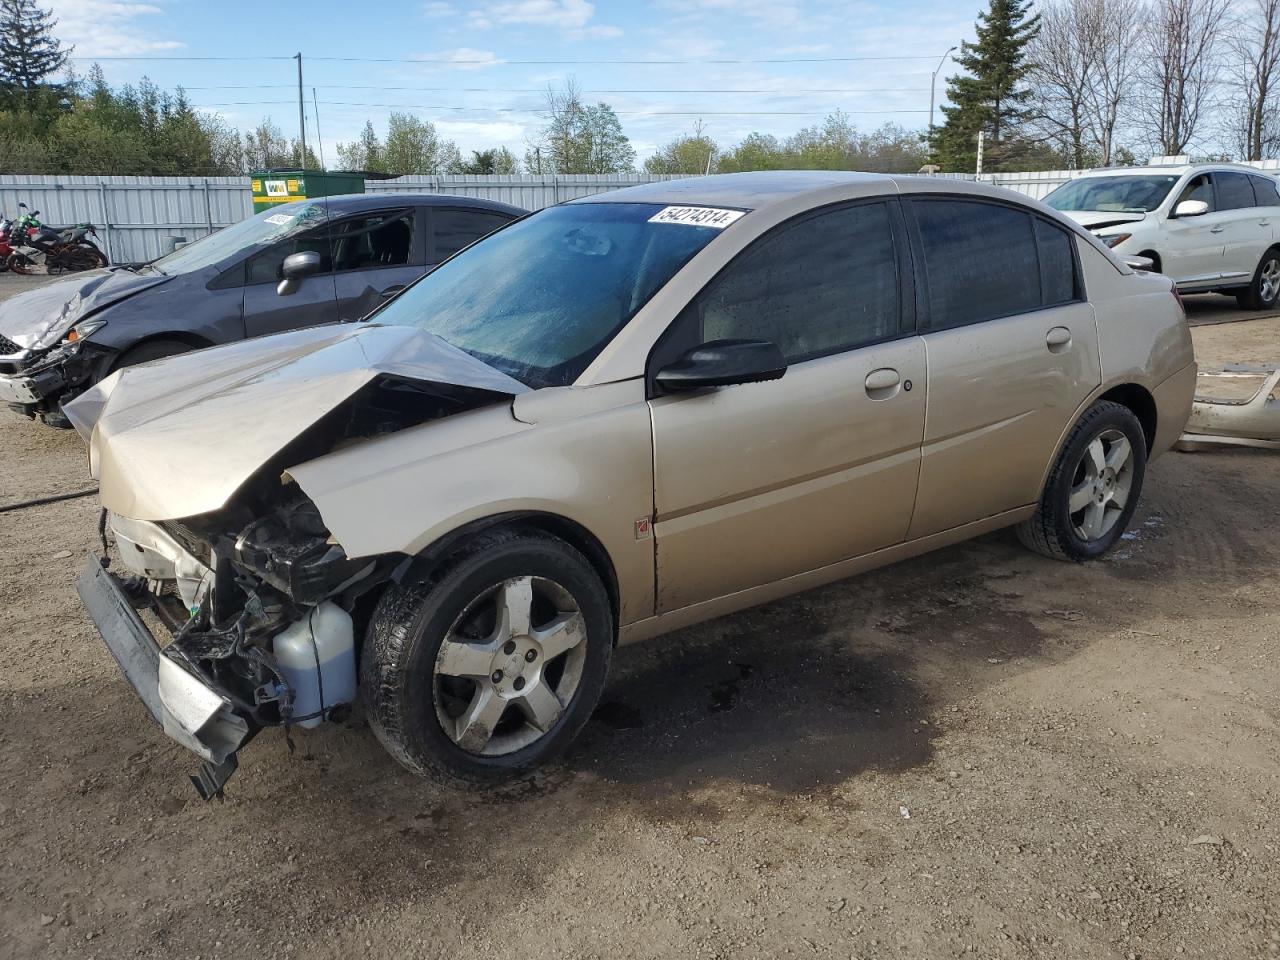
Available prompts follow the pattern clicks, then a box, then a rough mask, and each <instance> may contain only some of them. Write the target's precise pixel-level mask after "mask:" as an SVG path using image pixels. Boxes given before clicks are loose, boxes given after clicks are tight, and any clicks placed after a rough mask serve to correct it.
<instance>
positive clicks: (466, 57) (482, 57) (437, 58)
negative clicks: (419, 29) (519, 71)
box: [413, 47, 506, 70]
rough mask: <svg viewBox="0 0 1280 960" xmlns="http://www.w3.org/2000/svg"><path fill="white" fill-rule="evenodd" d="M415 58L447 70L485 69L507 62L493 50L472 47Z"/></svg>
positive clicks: (419, 55) (416, 56) (440, 51)
mask: <svg viewBox="0 0 1280 960" xmlns="http://www.w3.org/2000/svg"><path fill="white" fill-rule="evenodd" d="M413 59H414V60H422V61H430V62H429V63H424V66H439V67H441V68H443V69H446V70H484V69H485V68H487V67H496V66H500V65H501V64H503V63H505V62H506V61H504V60H503V59H502V58H501V57H499V56H498V55H497V54H496V53H494V52H493V51H492V50H476V49H474V48H472V47H454V48H453V49H452V50H438V51H436V52H435V53H419V54H415V55H414V57H413Z"/></svg>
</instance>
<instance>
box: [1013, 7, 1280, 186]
mask: <svg viewBox="0 0 1280 960" xmlns="http://www.w3.org/2000/svg"><path fill="white" fill-rule="evenodd" d="M1277 2H1278V3H1280V0H1277ZM1142 12H1143V8H1142V4H1141V2H1140V0H1054V2H1051V3H1046V4H1045V5H1043V6H1042V7H1041V8H1040V35H1039V36H1038V37H1037V38H1036V40H1035V43H1034V44H1033V47H1032V52H1031V59H1032V61H1033V66H1032V69H1031V73H1030V74H1029V79H1030V81H1031V84H1032V89H1033V91H1034V98H1035V103H1036V120H1035V125H1036V127H1038V128H1039V130H1040V131H1041V133H1042V134H1043V135H1044V137H1045V138H1046V139H1048V140H1049V141H1051V142H1053V143H1054V144H1056V145H1057V147H1058V149H1059V150H1061V151H1062V153H1063V154H1064V155H1065V156H1066V157H1067V159H1068V160H1069V161H1070V162H1071V164H1072V166H1073V167H1076V168H1080V167H1084V166H1087V165H1089V164H1090V163H1094V162H1096V163H1101V164H1103V165H1104V166H1105V165H1107V164H1109V163H1111V161H1112V158H1113V155H1114V153H1115V140H1116V132H1117V130H1118V129H1119V125H1120V119H1121V115H1122V113H1123V108H1124V107H1125V105H1126V103H1127V101H1128V99H1129V98H1131V97H1132V95H1133V87H1134V72H1135V70H1134V68H1135V61H1136V56H1135V54H1134V48H1135V46H1136V43H1135V39H1136V35H1137V31H1138V25H1139V23H1140V22H1141V18H1142Z"/></svg>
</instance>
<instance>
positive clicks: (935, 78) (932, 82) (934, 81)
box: [929, 47, 956, 133]
mask: <svg viewBox="0 0 1280 960" xmlns="http://www.w3.org/2000/svg"><path fill="white" fill-rule="evenodd" d="M955 51H956V48H955V47H952V48H951V49H949V50H948V51H947V52H946V53H944V54H943V55H942V59H941V60H939V61H938V66H937V67H936V68H934V71H933V77H932V78H931V79H930V80H929V132H930V133H933V99H934V97H933V94H934V89H935V88H936V87H937V83H938V73H939V71H941V70H942V65H943V64H944V63H946V62H947V57H949V56H951V54H953V53H955Z"/></svg>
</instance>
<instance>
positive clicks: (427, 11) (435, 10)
mask: <svg viewBox="0 0 1280 960" xmlns="http://www.w3.org/2000/svg"><path fill="white" fill-rule="evenodd" d="M455 13H456V11H455V10H454V9H453V4H450V3H442V2H440V0H430V2H428V3H424V4H423V5H422V15H423V16H424V17H431V18H432V19H436V18H443V17H452V16H453V15H454V14H455Z"/></svg>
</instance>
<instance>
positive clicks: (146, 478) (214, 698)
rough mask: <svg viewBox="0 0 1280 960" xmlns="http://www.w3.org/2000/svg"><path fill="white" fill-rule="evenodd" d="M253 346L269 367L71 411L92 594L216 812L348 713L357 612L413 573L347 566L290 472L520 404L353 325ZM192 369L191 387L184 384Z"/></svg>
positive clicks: (385, 561)
mask: <svg viewBox="0 0 1280 960" xmlns="http://www.w3.org/2000/svg"><path fill="white" fill-rule="evenodd" d="M272 341H275V342H276V343H275V345H274V346H275V349H271V348H272V346H273V344H272ZM281 341H283V342H284V343H285V346H286V348H285V349H281V348H280V343H281ZM290 342H292V343H293V344H294V347H293V348H292V349H288V344H289V343H290ZM259 344H260V346H259V348H258V353H259V354H260V356H259V357H258V358H257V359H256V360H253V359H252V358H248V357H245V356H244V354H245V353H246V347H247V345H246V344H238V345H235V346H234V347H230V348H217V349H215V350H211V351H207V352H206V356H205V358H203V359H204V362H203V363H201V364H199V365H196V364H193V363H191V362H190V361H189V359H188V358H184V357H177V358H174V360H170V361H166V362H164V363H162V364H157V365H155V366H154V367H151V368H138V369H136V370H129V371H125V372H124V375H123V378H121V377H120V375H117V376H116V377H115V378H112V379H109V380H108V381H105V382H104V384H103V385H101V386H100V387H95V388H93V389H91V390H90V391H88V392H87V393H86V394H85V395H84V396H83V397H81V398H80V399H78V400H77V401H75V402H74V403H73V404H71V405H70V406H69V407H68V414H69V416H70V417H71V419H72V422H73V423H74V424H75V425H76V426H77V428H78V429H80V430H81V432H82V433H84V434H85V435H86V437H87V438H88V439H89V440H90V463H91V471H92V472H93V473H94V474H95V475H97V476H98V478H99V480H100V484H101V497H102V501H103V505H104V508H105V509H104V528H103V546H104V551H103V556H102V558H101V559H99V558H96V557H95V558H93V559H92V560H91V561H90V562H89V564H88V566H87V567H86V569H85V571H84V573H83V574H82V576H81V578H80V582H79V591H80V595H81V597H82V598H83V600H84V603H85V605H86V607H87V608H88V610H89V612H90V614H91V615H92V617H93V619H94V621H95V623H96V624H97V625H98V628H99V631H100V632H101V633H102V636H103V639H104V641H105V642H106V645H107V646H108V647H109V648H110V649H111V652H112V653H113V655H114V656H115V658H116V660H117V661H118V663H119V664H120V666H121V669H122V670H123V671H124V673H125V676H126V678H127V679H128V680H129V682H130V683H131V685H132V686H133V687H134V689H135V690H136V691H137V692H138V694H139V696H140V697H141V699H142V700H143V702H144V703H145V704H146V706H147V708H148V710H149V711H150V712H151V714H152V716H153V717H154V718H155V720H156V721H157V722H158V723H159V724H160V725H161V727H162V728H163V729H164V731H165V732H166V733H168V734H169V735H170V736H171V737H173V738H174V739H175V740H177V741H178V742H179V743H182V744H183V745H184V746H186V747H188V748H189V749H191V750H193V751H194V752H195V753H197V754H198V755H199V756H200V757H201V758H202V759H203V760H204V763H203V765H202V767H201V769H200V771H199V773H198V774H197V775H196V776H194V777H192V780H193V782H194V783H195V785H196V787H197V789H198V790H199V792H200V793H201V795H202V796H204V797H205V798H206V799H208V798H210V797H213V796H218V795H220V794H221V791H222V788H223V786H224V784H225V783H226V782H227V779H228V778H229V777H230V776H231V774H232V773H233V772H234V770H235V768H236V764H237V760H236V753H237V751H238V750H239V749H240V748H241V747H242V746H244V745H245V744H246V743H247V742H248V741H249V740H250V739H252V738H253V737H254V736H255V735H256V734H257V733H258V732H259V731H260V730H262V729H264V728H266V727H272V726H284V727H286V728H288V727H290V726H293V725H298V726H302V727H313V726H316V725H319V724H320V723H322V722H323V721H325V720H334V719H339V718H341V717H342V716H344V715H345V713H346V711H347V708H348V707H349V705H350V704H351V703H352V702H353V700H354V699H355V694H356V686H357V684H356V662H357V657H356V620H357V619H359V615H360V614H361V612H362V610H363V608H362V605H361V604H362V601H364V600H372V598H373V593H372V592H373V591H375V590H377V589H378V588H380V587H381V586H383V585H385V583H386V582H388V580H389V579H391V577H392V575H393V572H394V571H395V570H396V568H397V567H399V566H400V565H402V564H403V563H404V561H405V559H406V558H405V556H404V555H403V554H398V553H396V554H382V555H376V556H362V557H352V556H348V554H347V551H346V549H345V548H344V546H343V545H342V543H340V542H339V541H338V540H337V539H336V538H335V537H334V536H333V535H332V534H331V532H330V530H329V525H328V524H327V523H326V521H325V519H324V517H323V516H321V513H320V511H319V509H318V508H317V507H316V505H315V503H314V502H313V501H312V500H311V498H310V497H308V496H307V494H306V493H305V492H304V491H303V489H302V488H301V487H300V486H299V485H298V484H297V483H295V482H294V480H293V479H292V477H291V476H290V473H289V470H290V468H291V467H295V466H298V465H302V464H306V463H308V462H310V461H313V460H315V459H316V458H318V457H323V456H324V455H325V454H328V453H332V452H334V451H335V450H339V449H343V448H345V447H349V446H351V445H354V444H360V443H364V442H366V441H369V440H371V439H373V438H376V437H380V436H383V435H385V434H388V433H393V432H397V431H401V430H405V429H407V428H411V427H419V426H423V425H426V424H429V423H430V422H432V421H435V420H439V419H443V418H445V417H448V416H451V415H453V414H455V413H459V412H463V411H467V410H472V409H475V408H477V407H480V406H486V405H492V404H494V403H495V402H496V401H499V400H509V399H510V397H511V396H512V395H514V394H515V393H518V392H521V391H522V390H523V389H524V388H523V386H522V385H520V384H518V383H517V382H516V381H509V383H510V384H511V385H512V386H511V387H510V388H509V389H507V388H506V387H507V382H508V380H509V378H504V377H503V375H502V374H499V373H498V372H497V371H495V370H493V369H492V368H489V367H486V366H484V365H483V364H480V362H479V361H476V360H473V359H472V358H470V357H466V356H465V355H464V356H463V357H462V358H459V357H457V356H456V351H453V348H451V347H448V345H447V344H444V343H443V341H439V340H438V339H437V338H430V339H429V340H424V339H423V335H421V334H417V333H415V332H413V331H404V330H389V329H388V328H377V327H368V326H364V327H362V328H351V327H348V328H345V329H341V330H337V331H336V332H335V331H328V332H324V331H321V332H320V333H316V332H315V331H301V332H299V333H298V334H294V335H285V336H284V337H278V338H266V339H265V340H263V341H259ZM326 353H327V354H328V356H325V355H324V354H326ZM379 353H385V354H388V355H391V356H392V357H394V359H388V360H387V361H385V362H378V361H377V356H378V354H379ZM219 354H221V358H220V357H219ZM371 356H372V359H371ZM356 361H359V364H357V363H356ZM179 368H185V369H187V370H189V371H190V373H191V374H192V375H193V377H194V378H195V379H194V382H188V384H187V385H186V386H185V387H181V388H179V387H177V386H176V385H181V384H182V383H183V369H179ZM427 372H430V373H431V374H433V376H432V378H431V379H426V378H425V377H422V378H421V379H419V378H418V377H415V376H414V374H418V375H419V376H421V375H422V374H423V373H427ZM446 372H447V373H449V374H450V375H449V376H446V375H445V374H446ZM175 392H176V393H178V394H179V395H178V396H175ZM160 407H163V408H164V409H159V408H160ZM247 411H258V412H259V413H258V419H257V420H256V421H249V420H246V419H245V418H244V416H243V415H244V414H245V413H246V412H247ZM388 509H394V507H393V505H388ZM107 511H110V512H109V513H108V512H107ZM108 526H109V529H110V531H111V533H112V534H113V535H114V539H115V542H116V546H117V549H118V553H119V556H120V567H119V568H117V571H116V572H113V570H112V569H111V564H110V562H109V561H108V559H107V557H108V551H107V549H106V547H107V543H106V529H107V527H108ZM140 613H146V614H147V616H148V617H150V616H154V617H155V618H156V620H158V621H159V624H160V625H162V627H163V632H164V633H167V634H169V637H168V638H166V641H165V642H163V643H162V642H158V641H157V640H156V638H155V635H154V634H153V633H152V632H151V631H150V630H148V629H147V627H146V625H145V624H144V622H143V617H142V616H140Z"/></svg>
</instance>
